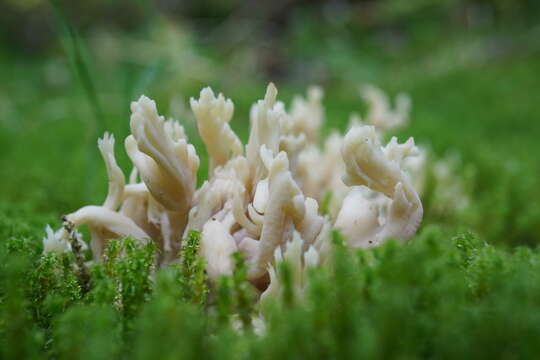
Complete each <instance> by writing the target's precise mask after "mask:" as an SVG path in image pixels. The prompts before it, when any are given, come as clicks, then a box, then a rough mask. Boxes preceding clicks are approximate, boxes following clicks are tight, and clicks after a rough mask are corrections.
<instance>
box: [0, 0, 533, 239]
mask: <svg viewBox="0 0 540 360" xmlns="http://www.w3.org/2000/svg"><path fill="white" fill-rule="evenodd" d="M0 39H1V40H0V41H1V46H0V79H1V82H0V154H1V155H0V168H1V169H2V176H0V189H1V196H0V209H1V211H2V212H3V214H4V217H5V218H7V219H18V220H20V221H22V222H25V223H28V224H31V225H29V226H32V227H34V228H35V229H36V231H37V229H39V231H41V229H43V226H44V224H45V223H46V222H49V223H57V221H58V220H57V219H58V217H59V216H60V215H61V214H64V213H67V212H70V211H73V210H74V209H77V208H78V207H80V206H82V205H84V204H88V203H98V202H100V201H101V200H102V199H103V197H104V195H105V191H106V181H105V171H104V168H103V166H102V164H101V159H100V157H99V153H98V151H97V148H96V146H95V144H96V141H97V138H98V136H101V134H102V133H103V132H104V131H105V130H108V131H110V132H112V133H114V135H115V136H116V138H117V148H116V149H117V156H118V157H119V160H120V164H121V166H122V167H123V169H124V170H125V172H126V173H127V172H128V171H129V165H128V161H127V156H126V155H125V152H124V150H123V146H122V142H123V139H124V138H125V136H126V135H127V134H128V130H129V103H130V102H131V101H133V100H135V99H137V98H138V97H139V96H140V95H141V94H145V95H147V96H149V97H151V98H153V99H155V100H156V101H157V103H158V108H159V110H160V112H161V113H162V114H164V115H165V116H172V117H175V118H177V119H178V120H180V121H181V123H182V124H183V125H184V126H185V127H186V129H187V130H188V133H189V135H190V139H191V140H192V142H193V143H195V145H196V146H197V145H200V141H199V140H198V139H197V134H196V131H195V128H194V120H193V118H192V115H191V113H190V111H189V107H188V100H189V97H190V96H197V95H198V92H199V91H200V89H201V88H202V87H204V86H207V85H210V86H212V87H213V89H214V90H216V91H220V92H223V93H224V94H225V95H226V96H228V97H231V98H232V99H233V101H234V102H235V106H236V109H235V116H234V118H233V122H232V127H233V128H234V129H235V130H236V131H237V132H238V133H239V134H240V135H241V137H242V138H243V139H246V137H247V128H248V127H247V124H248V122H247V121H248V110H249V106H250V104H251V103H253V102H254V101H256V100H257V99H259V98H261V97H262V96H263V94H264V89H265V86H266V84H267V82H269V81H273V82H274V83H275V84H276V85H277V87H278V90H279V91H280V94H279V97H280V98H281V99H282V100H284V101H285V102H287V103H288V102H289V101H290V99H291V98H292V96H293V95H294V94H296V93H299V92H300V93H304V92H305V89H306V88H307V87H308V86H309V85H311V84H319V85H322V86H323V87H324V89H325V99H324V104H325V106H326V125H325V130H328V129H331V128H338V129H340V130H342V131H343V130H344V129H345V128H346V126H347V122H348V118H349V115H350V113H351V112H360V113H362V112H363V111H364V110H365V105H364V104H363V103H362V102H361V100H360V97H359V95H358V87H359V86H360V85H362V84H365V83H373V84H375V85H377V86H380V87H382V88H383V89H385V90H386V91H388V92H389V93H390V94H392V95H393V94H396V93H397V92H400V91H404V92H407V93H409V94H410V95H411V97H412V100H413V110H412V116H411V118H412V121H411V125H410V126H408V127H407V128H405V129H403V130H401V131H400V132H399V133H398V134H397V135H398V136H399V138H400V140H404V139H406V137H408V136H411V135H412V136H414V137H415V140H416V142H417V143H419V144H422V145H424V146H427V147H429V148H430V149H431V150H432V154H433V156H434V158H442V157H444V156H448V155H449V154H450V155H451V156H454V157H455V158H457V159H458V161H456V165H455V167H454V168H453V171H454V172H455V175H456V176H457V177H459V178H461V179H463V181H465V182H466V185H467V189H468V192H469V194H470V197H471V201H470V206H469V207H468V208H467V209H466V211H464V212H463V213H460V214H458V215H455V214H453V215H450V214H445V213H444V212H443V213H441V212H435V211H430V209H431V208H432V207H434V206H436V204H434V203H433V202H434V201H436V199H429V198H427V199H425V202H426V219H425V222H424V224H425V225H426V224H429V223H437V224H440V225H441V226H443V227H447V228H448V229H450V231H451V232H453V233H455V232H457V231H458V230H463V229H470V230H473V231H474V232H476V233H478V234H479V235H480V236H481V237H482V239H484V240H485V241H488V242H491V243H497V244H500V245H501V246H514V245H536V244H538V243H540V187H539V181H538V178H539V175H540V162H539V160H538V159H539V156H540V149H539V146H538V138H539V136H540V124H539V123H540V115H539V114H540V2H538V1H536V0H483V1H481V0H441V1H436V0H409V1H398V0H371V1H294V0H274V1H264V2H263V1H238V0H234V1H223V0H206V1H192V2H188V1H171V0H156V1H153V2H152V1H146V0H139V1H128V0H120V1H113V0H97V1H77V2H75V1H60V0H51V1H47V0H3V1H2V2H0ZM197 148H198V151H199V153H201V152H202V151H203V150H202V147H200V146H197ZM204 173H205V171H204V170H201V171H200V174H204ZM9 221H11V220H9ZM9 221H8V223H9ZM425 225H424V226H425Z"/></svg>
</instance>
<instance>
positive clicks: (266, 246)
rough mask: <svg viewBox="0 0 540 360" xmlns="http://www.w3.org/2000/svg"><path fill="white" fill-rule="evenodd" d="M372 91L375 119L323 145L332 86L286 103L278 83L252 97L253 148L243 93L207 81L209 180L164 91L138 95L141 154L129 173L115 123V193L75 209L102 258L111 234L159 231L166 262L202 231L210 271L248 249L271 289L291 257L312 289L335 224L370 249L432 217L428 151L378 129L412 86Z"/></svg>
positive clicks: (142, 237)
mask: <svg viewBox="0 0 540 360" xmlns="http://www.w3.org/2000/svg"><path fill="white" fill-rule="evenodd" d="M364 96H365V97H366V98H367V100H368V101H369V102H370V103H371V112H370V113H369V114H368V115H367V117H366V121H367V122H368V123H370V124H372V125H360V121H359V120H357V119H356V120H353V121H352V126H351V128H350V129H349V131H348V132H347V134H346V135H345V136H342V135H340V134H338V133H332V134H331V135H330V137H328V139H327V140H326V141H325V142H324V144H323V146H322V149H321V148H319V142H320V139H319V137H320V135H319V134H320V128H321V126H322V124H323V122H324V111H323V107H322V103H321V101H322V97H323V93H322V90H321V89H319V88H316V87H314V88H311V89H310V90H309V92H308V96H307V99H304V98H303V97H297V98H295V100H294V102H293V105H292V108H291V110H290V111H287V110H286V108H285V106H284V104H283V103H281V102H279V101H277V100H276V97H277V90H276V88H275V86H274V85H273V84H270V85H268V88H267V90H266V95H265V96H264V99H262V100H259V101H258V102H257V103H255V104H254V105H253V107H252V108H251V112H250V125H251V131H250V134H249V140H248V142H247V144H246V145H245V147H244V146H242V144H241V142H240V140H239V138H238V137H237V135H236V134H235V133H234V132H233V130H232V129H231V127H230V126H229V122H230V121H231V119H232V117H233V110H234V106H233V103H232V101H231V100H229V99H226V98H225V97H224V96H223V95H222V94H219V95H217V96H216V95H215V94H214V92H213V91H212V90H211V89H210V88H204V89H203V90H202V91H201V93H200V97H199V99H191V101H190V104H191V108H192V110H193V112H194V114H195V118H196V120H197V126H198V130H199V133H200V136H201V138H202V141H203V142H204V144H205V146H206V149H207V152H208V154H209V161H210V172H209V176H208V180H206V181H205V182H204V183H203V184H202V185H201V186H200V187H199V188H198V189H196V174H197V170H198V167H199V157H198V156H197V153H196V151H195V148H194V147H193V146H192V145H191V144H190V143H189V142H188V139H187V137H186V135H185V132H184V129H183V127H182V126H181V125H180V124H179V123H178V122H176V121H175V120H165V119H164V118H163V117H162V116H160V115H158V112H157V109H156V104H155V103H154V101H152V100H150V99H149V98H147V97H145V96H141V98H140V99H139V100H138V101H135V102H133V103H132V104H131V111H132V114H131V120H130V127H131V135H129V136H128V137H127V138H126V139H125V142H124V143H125V149H126V151H127V153H128V155H129V158H130V159H131V161H132V162H133V165H134V167H133V170H132V172H131V175H130V177H129V182H128V183H127V184H126V180H125V176H124V173H123V172H122V170H121V169H120V168H119V167H118V165H117V163H116V160H115V155H114V151H113V148H114V138H113V136H112V135H109V134H107V133H106V134H105V135H104V137H103V138H102V139H100V140H99V141H98V146H99V150H100V151H101V154H102V156H103V159H104V161H105V165H106V169H107V175H108V178H109V191H108V195H107V198H106V200H105V201H104V203H103V204H102V205H96V206H94V205H92V206H85V207H83V208H81V209H79V210H77V211H75V212H74V213H71V214H68V215H67V216H66V217H65V219H66V221H69V222H70V224H72V225H73V226H74V227H75V228H77V227H79V226H81V225H87V226H88V228H89V232H90V234H91V241H90V246H91V249H92V251H93V255H94V258H95V260H96V261H99V260H100V257H101V256H102V251H103V248H104V246H105V245H106V243H107V241H108V240H110V239H114V238H122V237H126V236H130V237H133V238H135V239H137V240H139V241H154V242H156V244H157V245H158V248H159V249H160V254H161V256H160V257H159V258H158V260H157V261H159V263H160V265H162V264H166V263H167V262H170V261H173V260H175V259H176V258H177V257H178V251H179V249H180V248H181V246H182V238H183V237H184V235H185V234H186V232H187V231H189V230H197V231H200V232H201V233H202V236H201V243H200V255H201V256H202V257H203V258H204V259H205V263H206V270H207V274H208V277H209V279H210V280H211V281H215V280H216V279H217V278H219V277H220V276H223V275H228V274H231V273H232V272H233V271H234V262H233V261H231V255H232V254H233V253H234V252H237V251H239V252H241V253H243V254H244V258H245V259H246V261H247V265H248V279H249V280H250V281H252V282H253V283H254V284H257V287H259V288H260V289H263V290H265V291H264V293H263V295H262V300H263V301H266V300H267V299H270V298H272V297H274V296H277V295H276V294H279V292H280V291H281V290H280V288H281V286H280V284H279V277H278V276H277V275H276V271H277V270H276V269H277V268H276V263H279V262H280V261H282V260H283V259H285V260H287V261H288V262H289V263H290V264H291V266H292V275H293V276H292V279H293V282H294V284H295V285H296V286H297V287H298V288H300V289H301V288H303V287H304V285H305V283H306V281H307V276H306V269H307V268H309V267H316V266H318V265H319V264H321V263H322V262H324V261H325V259H326V258H327V252H328V249H329V237H330V233H331V230H332V229H337V230H339V231H341V232H342V233H343V234H344V235H345V236H346V238H347V241H348V244H349V245H350V246H352V247H364V248H367V247H372V246H376V245H379V244H381V243H382V242H383V241H385V240H387V239H389V238H396V239H401V240H407V239H409V238H410V237H411V236H412V235H414V234H415V232H416V230H417V228H418V226H419V224H420V221H421V219H422V204H421V202H420V198H419V196H418V193H417V190H416V189H415V186H414V185H415V184H417V183H418V182H419V181H418V179H417V178H418V176H415V174H414V173H413V174H409V173H408V170H409V169H413V170H415V171H417V172H420V170H421V168H422V164H420V165H419V164H418V160H413V159H414V156H417V155H418V153H419V151H418V149H417V148H416V147H415V144H414V141H413V140H412V139H409V140H408V141H407V142H405V143H404V144H398V143H397V140H396V139H395V138H393V139H392V140H391V141H390V142H389V143H388V144H387V145H386V146H383V145H381V143H380V139H379V136H380V132H381V131H382V130H385V129H387V128H392V127H395V126H398V125H401V124H402V123H404V122H405V121H406V119H407V117H408V108H409V102H408V99H407V98H405V97H403V96H402V97H401V98H400V99H398V103H397V106H396V109H395V110H391V109H390V108H389V104H388V100H387V99H386V97H385V96H384V94H382V93H381V92H380V91H379V90H376V89H375V88H373V87H370V88H366V89H365V90H364ZM139 178H140V180H139ZM342 179H343V181H342ZM328 194H331V196H330V197H328ZM325 199H326V200H328V199H329V201H326V202H325V209H326V211H325V212H322V210H321V205H322V204H323V200H325ZM44 248H45V251H56V252H61V251H67V250H69V248H70V245H69V241H68V236H67V234H66V233H65V230H63V229H61V230H59V231H57V232H53V230H52V229H50V228H49V227H48V228H47V236H46V237H45V239H44Z"/></svg>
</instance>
